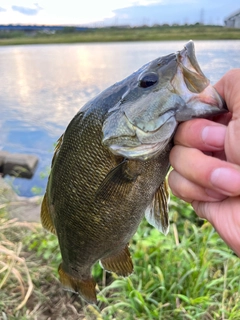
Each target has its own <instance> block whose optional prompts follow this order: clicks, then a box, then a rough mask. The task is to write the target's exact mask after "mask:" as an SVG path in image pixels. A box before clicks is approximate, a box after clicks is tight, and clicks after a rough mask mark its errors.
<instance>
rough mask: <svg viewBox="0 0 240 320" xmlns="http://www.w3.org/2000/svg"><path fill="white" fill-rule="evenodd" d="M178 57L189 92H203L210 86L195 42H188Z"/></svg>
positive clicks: (178, 53)
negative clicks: (200, 63) (198, 57)
mask: <svg viewBox="0 0 240 320" xmlns="http://www.w3.org/2000/svg"><path fill="white" fill-rule="evenodd" d="M176 56H177V62H178V66H179V68H180V70H181V73H182V75H183V80H184V82H185V84H186V86H187V88H188V90H189V91H190V92H192V93H200V92H202V91H203V90H204V89H205V88H206V87H207V86H208V85H209V84H210V81H209V80H208V79H207V77H206V76H205V75H204V73H203V72H202V70H201V68H200V66H199V64H198V61H197V58H196V55H195V46H194V42H193V41H192V40H190V41H189V42H187V43H186V45H185V46H184V48H183V49H182V50H181V51H178V52H177V54H176Z"/></svg>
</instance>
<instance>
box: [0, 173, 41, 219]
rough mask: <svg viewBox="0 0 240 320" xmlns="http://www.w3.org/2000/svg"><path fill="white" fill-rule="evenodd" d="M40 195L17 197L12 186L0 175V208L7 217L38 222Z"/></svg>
mask: <svg viewBox="0 0 240 320" xmlns="http://www.w3.org/2000/svg"><path fill="white" fill-rule="evenodd" d="M41 199H42V197H40V196H34V197H29V198H27V197H19V196H18V195H17V194H16V193H15V191H14V190H13V188H12V187H11V186H10V185H9V184H8V183H7V182H6V181H5V180H4V179H3V178H1V177H0V209H4V210H5V211H6V213H7V216H8V218H9V219H17V220H18V221H28V222H40V210H41Z"/></svg>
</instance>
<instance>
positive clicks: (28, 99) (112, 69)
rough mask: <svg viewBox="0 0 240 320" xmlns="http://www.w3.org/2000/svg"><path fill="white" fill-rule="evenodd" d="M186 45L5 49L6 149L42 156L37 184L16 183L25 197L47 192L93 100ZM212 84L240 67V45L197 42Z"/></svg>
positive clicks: (0, 121)
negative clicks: (55, 162) (69, 135)
mask: <svg viewBox="0 0 240 320" xmlns="http://www.w3.org/2000/svg"><path fill="white" fill-rule="evenodd" d="M184 43H185V42H183V41H170V42H123V43H119V42H118V43H91V44H61V45H24V46H6V47H4V46H3V47H0V83H1V86H0V110H1V116H0V150H6V151H10V152H13V153H28V154H34V155H37V156H38V158H39V166H38V169H37V171H36V173H35V175H34V177H33V178H32V179H31V180H27V179H20V178H15V179H10V178H8V180H10V181H11V183H13V186H14V188H15V189H16V190H17V192H18V193H19V194H20V195H22V196H31V195H33V193H32V188H33V187H37V188H39V190H38V192H39V193H40V194H42V193H44V190H45V186H46V182H47V172H48V170H49V168H50V163H51V158H52V154H53V149H54V143H55V142H56V140H57V139H58V138H59V137H60V135H61V134H62V133H63V132H64V130H65V128H66V126H67V124H68V123H69V121H70V120H71V119H72V117H73V116H74V115H75V114H76V113H77V111H78V110H79V109H80V108H81V107H82V106H83V105H84V104H85V103H86V102H87V101H88V100H89V99H91V98H92V97H93V96H95V95H96V94H98V93H99V92H100V91H102V90H103V89H105V88H106V87H108V86H109V85H111V84H113V83H115V82H117V81H119V80H121V79H123V78H124V77H126V76H128V75H129V74H131V73H132V72H133V71H135V70H136V69H138V68H139V67H141V66H142V65H143V64H145V63H147V62H148V61H150V60H153V59H155V58H157V57H159V56H162V55H166V54H169V53H172V52H176V51H178V50H181V49H182V47H183V45H184ZM195 48H196V55H197V58H198V61H199V64H200V66H201V68H202V70H203V72H204V73H205V75H206V76H207V77H208V78H209V79H210V81H211V82H212V83H215V82H216V81H217V80H218V79H219V78H220V77H221V76H222V75H223V74H224V73H225V72H226V71H228V70H230V69H231V68H240V41H239V40H226V41H196V42H195Z"/></svg>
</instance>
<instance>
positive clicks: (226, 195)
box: [169, 69, 240, 256]
mask: <svg viewBox="0 0 240 320" xmlns="http://www.w3.org/2000/svg"><path fill="white" fill-rule="evenodd" d="M215 88H216V90H217V91H218V92H219V94H220V95H221V96H222V97H223V99H224V100H225V101H226V103H227V106H228V109H229V111H230V112H229V113H227V114H224V115H221V116H219V117H218V118H217V120H215V121H210V120H206V119H194V120H190V121H187V122H184V123H182V124H180V126H179V127H178V130H177V132H176V135H175V137H174V142H175V146H174V147H173V149H172V151H171V153H170V163H171V165H172V167H173V168H174V170H173V171H171V172H170V174H169V185H170V188H171V189H172V192H173V194H174V195H176V196H177V197H179V198H181V199H183V200H185V201H187V202H190V203H191V204H192V206H193V208H194V210H195V212H196V213H197V215H198V216H199V217H201V218H204V219H207V220H208V221H209V222H210V223H211V224H212V225H213V226H214V228H215V229H216V230H217V232H218V233H219V235H220V236H221V237H222V239H223V240H224V241H225V242H226V243H227V244H228V245H229V246H230V247H231V248H232V249H233V250H234V251H235V252H236V254H237V255H238V256H240V69H233V70H231V71H229V72H227V73H226V74H225V75H224V76H223V77H222V78H221V79H220V80H219V82H218V83H217V84H216V85H215Z"/></svg>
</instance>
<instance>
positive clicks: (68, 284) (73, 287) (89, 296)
mask: <svg viewBox="0 0 240 320" xmlns="http://www.w3.org/2000/svg"><path fill="white" fill-rule="evenodd" d="M58 274H59V277H60V281H61V283H62V285H63V287H64V288H65V289H66V290H69V291H73V292H75V293H79V294H80V296H81V297H82V298H83V299H84V300H85V301H86V302H88V303H91V304H96V303H97V297H96V290H95V287H96V282H95V281H94V279H93V278H91V277H90V278H89V279H84V280H83V279H77V278H74V277H72V276H70V275H69V274H68V273H66V272H65V271H64V270H63V268H62V264H60V265H59V268H58Z"/></svg>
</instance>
